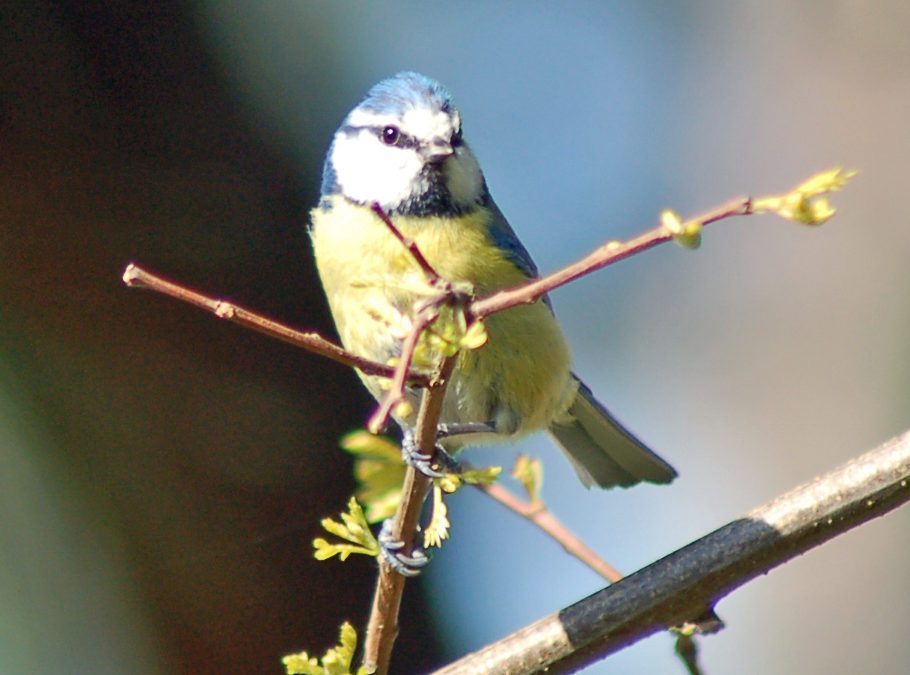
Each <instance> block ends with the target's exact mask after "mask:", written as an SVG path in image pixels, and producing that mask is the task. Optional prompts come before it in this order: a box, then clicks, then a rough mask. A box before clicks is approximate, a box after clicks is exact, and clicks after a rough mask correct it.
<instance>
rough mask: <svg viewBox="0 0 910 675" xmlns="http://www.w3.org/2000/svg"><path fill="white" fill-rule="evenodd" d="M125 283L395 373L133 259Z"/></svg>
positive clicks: (347, 361) (376, 371)
mask: <svg viewBox="0 0 910 675" xmlns="http://www.w3.org/2000/svg"><path fill="white" fill-rule="evenodd" d="M123 283H125V284H126V285H127V286H129V287H130V288H145V289H149V290H152V291H156V292H158V293H162V294H163V295H167V296H170V297H172V298H176V299H177V300H182V301H183V302H188V303H189V304H191V305H194V306H196V307H200V308H202V309H205V310H208V311H209V312H211V313H212V314H214V315H215V316H217V317H218V318H220V319H227V320H228V321H232V322H234V323H238V324H240V325H241V326H245V327H247V328H252V329H253V330H255V331H258V332H260V333H264V334H265V335H268V336H270V337H274V338H278V339H279V340H281V341H283V342H287V343H289V344H292V345H294V346H295V347H302V348H303V349H306V350H307V351H310V352H313V353H314V354H318V355H319V356H325V357H326V358H329V359H331V360H332V361H335V362H336V363H340V364H342V365H345V366H350V367H352V368H357V369H358V370H360V371H362V372H364V373H366V374H367V375H378V376H380V377H394V375H395V369H394V368H392V367H391V366H388V365H386V364H384V363H377V362H376V361H371V360H370V359H365V358H363V357H361V356H357V355H356V354H352V353H351V352H349V351H347V350H345V349H342V348H341V347H339V346H338V345H336V344H335V343H333V342H329V341H328V340H326V339H325V338H323V337H322V336H320V335H318V334H316V333H304V332H302V331H299V330H294V329H293V328H289V327H288V326H285V325H284V324H281V323H278V322H276V321H272V320H271V319H267V318H266V317H264V316H262V315H261V314H256V313H255V312H251V311H250V310H248V309H244V308H243V307H238V306H237V305H234V304H232V303H230V302H226V301H224V300H218V299H217V298H212V297H209V296H206V295H203V294H202V293H199V292H197V291H194V290H192V289H189V288H187V287H186V286H181V285H180V284H176V283H174V282H173V281H168V280H167V279H164V278H162V277H159V276H157V275H155V274H152V273H151V272H148V271H146V270H144V269H142V268H141V267H139V266H138V265H134V264H132V263H131V264H129V265H127V266H126V269H125V270H124V272H123ZM409 381H410V382H411V383H412V384H415V385H425V384H426V383H427V382H429V378H428V377H426V376H424V375H420V374H417V373H412V374H411V375H410V376H409Z"/></svg>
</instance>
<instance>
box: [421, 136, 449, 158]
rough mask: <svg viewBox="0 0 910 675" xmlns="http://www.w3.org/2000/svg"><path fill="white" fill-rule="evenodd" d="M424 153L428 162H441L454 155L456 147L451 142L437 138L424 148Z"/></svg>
mask: <svg viewBox="0 0 910 675" xmlns="http://www.w3.org/2000/svg"><path fill="white" fill-rule="evenodd" d="M422 154H423V156H424V159H426V160H427V161H428V162H431V163H433V164H439V163H441V162H443V161H444V160H446V159H448V158H449V157H451V156H452V155H454V154H455V148H453V147H452V144H451V143H450V142H448V141H443V140H441V139H437V140H434V141H433V142H432V143H431V144H430V145H427V146H425V147H424V148H422Z"/></svg>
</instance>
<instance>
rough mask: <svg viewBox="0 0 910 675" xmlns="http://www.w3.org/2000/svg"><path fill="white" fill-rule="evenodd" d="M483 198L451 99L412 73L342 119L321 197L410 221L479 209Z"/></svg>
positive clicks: (384, 85) (376, 90)
mask: <svg viewBox="0 0 910 675" xmlns="http://www.w3.org/2000/svg"><path fill="white" fill-rule="evenodd" d="M485 191H486V188H485V186H484V181H483V175H482V174H481V172H480V168H479V166H478V165H477V160H476V159H475V158H474V155H473V153H471V151H470V149H468V146H467V145H466V144H465V142H464V139H463V138H462V132H461V115H460V114H459V112H458V110H457V109H456V108H455V106H454V105H453V104H452V100H451V97H450V96H449V94H448V92H447V91H446V90H445V89H443V88H442V86H441V85H440V84H439V83H437V82H436V81H434V80H431V79H430V78H428V77H424V76H423V75H419V74H417V73H410V72H405V73H399V74H398V75H395V76H394V77H391V78H389V79H387V80H383V81H382V82H379V83H378V84H376V85H375V86H374V87H373V88H372V89H370V91H369V92H368V93H367V95H366V98H364V99H363V101H362V102H361V103H360V105H358V106H357V107H356V108H354V109H353V110H352V111H351V112H350V113H349V114H348V116H347V117H346V118H345V119H344V122H342V124H341V126H340V127H339V128H338V131H337V132H335V138H334V140H333V141H332V147H331V149H330V150H329V154H328V156H327V157H326V163H325V169H324V172H323V183H322V193H323V196H327V195H333V194H341V195H343V196H345V197H347V198H348V199H350V200H352V201H354V202H357V203H360V204H372V203H374V202H376V203H378V204H379V205H380V206H381V207H382V208H383V209H384V210H386V211H387V212H389V213H401V214H408V215H445V214H452V213H460V212H464V211H467V210H470V209H473V208H474V207H476V206H478V205H480V204H481V203H482V202H483V198H484V194H485Z"/></svg>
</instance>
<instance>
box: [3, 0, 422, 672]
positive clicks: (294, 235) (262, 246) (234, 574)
mask: <svg viewBox="0 0 910 675" xmlns="http://www.w3.org/2000/svg"><path fill="white" fill-rule="evenodd" d="M191 9H192V8H191V7H189V6H187V5H186V4H185V3H180V2H156V3H146V2H118V3H111V4H101V3H99V4H95V3H78V2H73V3H65V2H64V3H32V2H27V3H17V2H14V3H7V5H6V6H5V8H4V10H3V19H2V20H3V22H4V23H5V24H6V25H5V26H4V30H3V34H4V36H5V37H4V39H3V40H2V47H0V49H2V57H0V82H2V84H0V87H2V94H0V133H2V158H0V163H2V169H0V170H2V174H3V175H2V184H0V190H2V196H0V210H2V214H0V222H2V230H0V237H2V241H0V247H2V253H0V259H2V263H3V264H2V265H0V308H2V317H3V319H2V325H0V350H2V353H3V357H4V359H3V372H4V377H3V380H4V389H5V391H6V394H7V396H9V395H10V392H13V393H14V395H15V398H14V400H10V399H9V398H7V399H5V402H6V405H7V409H6V411H5V416H6V417H7V418H8V421H9V422H10V424H11V425H12V428H11V429H10V430H9V431H6V432H4V433H7V434H10V435H14V434H15V431H14V429H18V430H19V434H22V435H24V436H25V437H34V436H36V435H40V440H36V439H34V438H32V440H31V441H26V439H22V440H23V443H24V445H23V450H25V449H26V448H27V456H26V457H22V458H21V459H22V461H23V462H27V463H29V464H31V466H30V467H27V468H22V473H23V474H25V475H19V474H17V468H16V464H15V463H14V462H5V464H6V467H5V468H4V469H3V473H5V474H6V478H5V480H4V482H7V481H8V482H9V483H10V485H9V486H7V487H6V488H5V492H6V495H7V496H11V495H12V494H14V493H15V492H16V491H17V490H18V491H21V492H22V493H23V494H22V495H21V498H22V499H23V500H25V503H24V504H20V505H19V510H17V509H16V504H14V503H13V502H12V501H11V502H10V503H9V504H8V506H9V507H11V508H10V511H9V512H8V515H7V516H6V517H5V520H7V525H6V526H5V527H4V529H6V530H7V536H4V537H3V539H4V540H6V541H4V548H6V549H7V553H6V555H9V556H11V557H12V558H14V559H18V560H17V562H19V563H20V564H21V565H22V568H21V569H19V570H18V571H17V573H18V574H19V575H22V576H21V577H20V578H19V581H18V582H17V584H18V585H19V586H20V588H22V589H26V588H31V589H32V591H33V592H34V595H33V596H32V597H30V598H28V599H27V601H26V602H25V603H24V608H26V609H28V610H29V611H30V612H38V613H39V614H40V617H43V619H39V617H37V616H36V617H33V618H34V619H35V623H31V625H30V622H23V621H22V619H23V617H22V616H21V615H20V616H19V617H18V619H16V620H17V621H18V622H19V623H20V627H21V628H22V629H23V630H25V631H26V632H30V631H36V634H38V631H37V629H38V628H39V626H40V625H41V624H42V623H43V620H45V619H48V617H49V616H54V617H56V620H55V621H50V622H49V625H46V626H45V627H44V628H45V630H47V629H48V628H49V627H50V626H53V625H55V624H56V625H57V629H58V630H47V633H45V631H44V630H42V631H41V633H45V635H44V637H43V638H41V642H44V641H47V642H49V643H51V645H53V644H54V643H55V642H56V641H57V640H58V639H59V640H63V641H69V640H72V641H73V642H74V644H73V647H72V652H71V653H69V654H58V655H57V657H56V658H57V659H60V658H65V659H66V660H65V661H64V662H63V663H60V662H59V661H58V663H57V666H56V667H54V668H53V670H56V671H58V672H69V673H76V672H82V673H89V672H92V673H101V672H112V673H113V672H134V673H136V672H155V671H159V672H175V673H176V672H185V673H202V672H208V673H226V672H238V673H239V672H279V671H280V669H281V665H280V657H281V656H282V655H283V654H285V653H289V652H291V651H297V650H299V649H302V648H304V647H308V648H310V649H311V650H316V651H320V650H321V648H323V647H325V646H328V645H329V644H333V643H334V641H335V639H336V637H337V631H338V626H339V625H340V624H341V622H342V621H343V620H344V619H351V620H353V621H354V622H355V623H356V624H358V625H360V624H362V623H363V622H364V619H365V617H366V614H367V611H368V607H369V602H370V595H371V591H372V581H373V569H372V565H371V564H370V562H368V561H366V560H364V559H355V560H352V561H350V562H348V563H347V564H345V565H338V564H331V563H329V564H316V563H315V561H313V559H312V557H311V551H312V545H311V543H310V542H311V540H312V538H313V537H314V536H315V535H316V533H317V531H318V519H319V517H320V516H323V515H330V514H332V513H335V512H337V511H339V510H340V509H341V507H342V506H343V505H344V504H345V502H346V498H347V496H348V495H349V494H350V493H351V491H352V480H351V478H350V470H349V465H348V460H347V458H346V457H345V456H343V455H342V453H341V452H340V451H339V450H337V438H338V436H339V435H340V434H341V433H343V432H344V431H346V430H348V429H349V428H350V427H351V426H352V425H354V424H356V423H357V421H358V419H359V418H360V417H362V415H363V413H364V412H365V411H366V410H367V409H368V408H367V401H366V396H365V394H363V393H362V392H361V389H360V388H359V386H358V385H357V384H356V383H355V378H354V377H353V375H352V373H350V372H349V371H347V370H346V369H344V368H341V367H338V366H336V365H332V364H330V363H328V362H326V361H324V360H321V359H318V358H314V357H311V356H308V355H306V354H305V353H303V352H300V351H298V350H295V349H294V348H291V347H288V346H286V345H283V344H280V343H278V342H275V341H273V340H269V339H266V338H263V337H261V336H259V335H256V334H253V333H251V332H249V331H245V330H243V329H240V328H238V327H235V326H231V325H227V324H225V323H223V322H219V321H217V320H215V319H213V318H212V317H211V316H208V315H205V314H203V313H201V312H199V311H197V310H194V309H190V308H188V307H186V306H182V305H181V304H179V303H177V302H174V301H171V300H167V299H163V298H162V297H156V296H154V295H152V294H150V293H144V292H140V291H128V290H126V289H125V287H124V286H123V285H122V284H121V282H120V275H121V274H122V271H123V268H124V267H125V266H126V264H127V263H128V262H131V261H135V262H139V263H141V264H143V265H145V266H147V267H149V268H150V269H153V270H157V271H160V272H162V273H165V274H166V275H168V276H170V277H172V278H174V279H179V280H181V281H182V282H184V283H186V284H189V285H191V286H194V287H196V288H198V289H202V290H205V291H207V292H210V293H215V294H222V295H223V296H224V297H228V298H230V299H231V300H234V301H236V302H238V303H240V304H243V305H246V306H249V307H255V308H257V309H259V310H260V311H262V312H265V313H267V314H269V315H271V316H274V317H280V318H281V319H283V320H285V321H288V322H291V323H294V324H297V325H301V326H309V327H313V328H315V329H319V330H321V331H323V332H325V333H327V334H331V324H330V320H329V319H328V318H327V314H326V308H325V303H324V300H323V298H322V294H321V289H320V288H319V285H318V282H317V281H316V277H315V274H314V269H313V266H312V263H311V259H310V251H309V246H308V241H307V239H306V236H305V231H304V222H305V220H306V211H307V209H308V208H309V206H310V205H311V204H313V203H314V202H315V199H316V197H317V191H316V190H317V188H318V182H319V178H318V177H319V171H320V168H321V157H320V155H321V151H314V153H313V154H312V156H307V157H306V158H305V160H306V161H305V162H303V163H302V164H298V163H295V162H294V161H292V159H291V158H290V157H289V156H288V155H287V154H285V153H283V152H282V150H281V148H279V147H276V146H275V145H270V144H268V143H266V142H264V140H263V138H262V137H261V135H260V134H259V132H258V131H257V129H255V128H254V127H253V125H252V124H251V122H250V120H249V118H248V117H247V116H246V115H245V114H244V111H243V110H241V109H240V107H239V106H238V104H237V103H236V101H235V100H234V99H233V98H232V96H231V93H230V91H229V90H228V87H227V85H226V83H225V80H224V77H223V73H222V72H221V71H220V70H219V68H218V67H216V65H215V64H213V62H212V59H211V57H210V55H209V54H208V53H207V51H206V49H205V48H204V46H203V44H202V42H201V38H200V35H199V31H198V28H197V25H196V23H195V18H194V15H193V12H192V11H191ZM326 138H327V135H326V133H323V134H322V139H321V142H322V143H324V142H325V139H326ZM6 452H10V453H11V455H10V459H11V458H12V457H13V456H14V454H12V453H13V450H12V448H10V447H9V446H7V448H6ZM29 475H30V476H31V478H32V479H33V480H34V481H36V482H37V483H38V487H39V488H40V490H39V491H38V492H37V493H36V491H34V490H28V489H26V488H25V484H24V480H25V478H26V476H29ZM14 484H15V485H14ZM42 493H43V494H42ZM31 509H36V510H38V511H45V510H46V511H49V512H50V513H47V512H45V516H46V517H47V518H48V519H50V520H51V521H52V523H51V524H47V523H45V524H44V525H41V524H40V523H41V519H40V516H39V515H36V514H34V513H32V514H31V515H30V512H31ZM36 519H37V520H36ZM19 520H21V521H22V522H21V524H19V525H16V524H15V523H16V521H19ZM46 527H52V528H54V529H55V530H57V531H56V532H53V531H52V532H48V531H46V529H45V528H46ZM17 529H18V530H21V531H18V532H17V531H16V530H17ZM9 535H13V536H12V537H11V540H10V539H8V536H9ZM55 535H56V536H55ZM23 538H24V539H25V540H26V541H23ZM32 540H33V541H32ZM27 542H31V544H29V543H27ZM30 546H40V547H48V548H49V549H51V551H50V552H49V553H48V555H50V556H53V557H54V558H55V560H54V561H51V560H47V559H44V560H43V561H41V562H40V563H38V567H37V568H36V567H35V566H33V561H30V560H29V553H30V552H32V553H33V551H31V548H30ZM43 565H49V566H50V567H51V568H52V570H51V569H47V570H45V569H42V566H43ZM45 572H46V573H47V575H46V576H45V574H44V573H45ZM30 575H34V576H35V577H36V578H33V579H29V576H30ZM112 579H115V580H112ZM48 584H50V585H51V586H53V587H55V588H56V590H55V591H53V592H52V591H51V588H49V587H48ZM23 599H24V600H25V598H23ZM420 602H421V601H420V592H419V590H418V589H417V588H416V587H415V588H411V589H410V593H409V597H408V602H407V604H406V607H405V618H404V621H405V626H406V628H405V631H404V635H403V636H402V638H401V640H400V644H399V649H400V650H401V651H400V652H399V653H398V654H397V657H398V658H400V659H402V660H403V661H404V662H408V663H411V664H413V667H414V668H422V667H424V666H426V665H427V664H429V663H431V662H433V660H434V656H433V650H432V647H430V648H429V649H428V648H427V644H429V645H432V641H433V637H432V634H431V633H430V627H429V626H428V625H427V624H426V622H423V621H418V620H417V619H416V617H417V616H418V615H419V614H420V613H421V610H420ZM64 631H67V634H64ZM418 642H419V643H420V649H417V648H416V645H417V644H418ZM20 648H21V649H23V650H24V651H23V657H24V660H23V661H21V662H20V665H19V669H18V670H17V672H35V671H33V670H32V669H31V667H30V666H29V665H28V664H29V663H30V661H29V657H34V656H36V655H37V654H31V653H30V651H31V650H30V649H29V648H28V643H27V642H26V644H22V645H20ZM35 648H36V649H37V650H38V652H39V653H54V652H55V651H56V650H55V649H54V648H53V647H52V646H50V645H47V644H45V645H43V646H41V647H37V646H35ZM137 654H144V655H145V657H144V658H143V659H137V660H134V661H131V659H136V655H137ZM145 659H148V661H146V660H145ZM8 667H10V668H12V669H16V664H15V661H11V662H10V664H9V666H8ZM4 672H13V670H7V669H6V668H4Z"/></svg>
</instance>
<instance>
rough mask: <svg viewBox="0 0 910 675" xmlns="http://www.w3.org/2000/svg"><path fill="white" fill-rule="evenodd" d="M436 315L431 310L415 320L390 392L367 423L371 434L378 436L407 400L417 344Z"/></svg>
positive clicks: (403, 347) (396, 367) (402, 351)
mask: <svg viewBox="0 0 910 675" xmlns="http://www.w3.org/2000/svg"><path fill="white" fill-rule="evenodd" d="M436 316H437V314H436V313H430V311H429V309H428V310H426V311H423V312H418V314H417V316H416V317H415V318H414V325H413V326H411V332H410V333H408V335H407V337H406V338H405V339H404V342H402V344H401V356H400V357H399V358H398V363H396V364H395V372H394V374H393V376H392V382H391V384H390V385H389V389H388V391H386V393H385V396H383V397H382V400H381V401H380V402H379V407H378V408H377V409H376V412H374V413H373V414H372V415H371V416H370V420H369V422H368V423H367V429H368V430H369V432H370V433H371V434H378V433H379V432H380V431H382V429H383V428H384V427H385V425H386V422H388V421H389V416H390V415H391V414H392V411H393V410H394V409H395V406H396V405H398V404H399V403H401V402H402V401H404V400H405V386H406V385H407V381H408V373H409V372H410V370H411V364H412V363H413V362H414V350H415V349H417V343H418V342H420V337H421V336H422V335H423V332H424V331H425V330H426V329H427V327H428V326H429V325H430V324H431V323H433V321H434V320H435V319H436Z"/></svg>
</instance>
